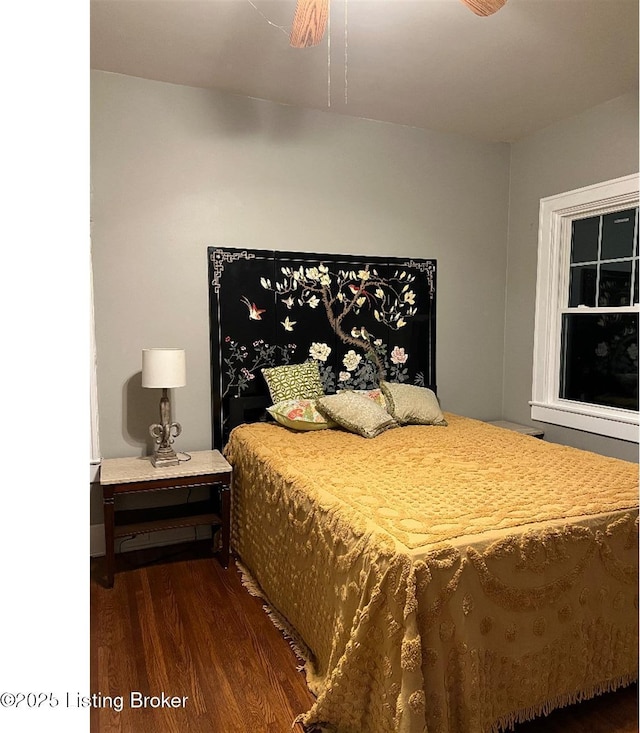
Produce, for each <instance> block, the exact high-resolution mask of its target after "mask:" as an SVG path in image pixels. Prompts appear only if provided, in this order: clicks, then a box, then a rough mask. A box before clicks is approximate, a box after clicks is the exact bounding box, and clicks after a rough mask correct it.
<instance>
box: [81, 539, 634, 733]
mask: <svg viewBox="0 0 640 733" xmlns="http://www.w3.org/2000/svg"><path fill="white" fill-rule="evenodd" d="M168 552H169V553H172V554H171V555H168ZM117 560H118V565H117V567H118V568H119V569H120V570H122V572H119V573H118V574H117V575H116V580H115V585H114V588H113V589H110V590H109V589H107V588H105V587H104V578H103V572H104V568H103V562H102V560H101V559H99V560H93V561H92V567H91V691H92V693H93V694H94V695H95V701H96V702H97V703H98V705H103V707H92V710H91V731H92V733H116V732H118V733H174V732H175V733H191V732H193V733H288V732H289V731H293V733H296V732H297V733H301V731H302V730H303V729H302V726H300V725H296V726H293V727H292V724H293V721H294V719H295V717H296V715H298V714H299V713H301V712H304V711H305V710H307V709H308V708H309V707H310V706H311V704H312V700H313V698H312V696H311V694H310V692H309V691H308V689H307V687H306V684H305V680H304V674H303V673H302V672H300V671H298V669H297V668H298V666H299V661H298V660H297V658H296V657H295V655H294V653H293V651H292V650H291V648H290V647H289V644H288V643H287V641H286V640H285V639H284V637H283V636H282V634H281V633H280V632H279V631H278V630H277V629H276V628H275V627H274V626H273V624H272V623H271V621H270V620H269V618H268V617H267V615H266V614H265V613H264V611H263V610H262V603H261V602H260V600H259V599H257V598H254V597H253V596H250V595H249V594H248V593H247V591H246V590H245V589H244V588H243V586H242V584H241V583H240V576H239V574H238V572H237V570H236V568H235V566H233V565H232V566H230V567H229V569H228V570H227V571H224V570H223V569H222V568H221V567H220V566H219V564H218V563H217V561H215V560H212V559H211V557H209V556H207V553H206V550H205V549H204V548H203V547H202V546H199V547H196V546H194V545H184V546H182V548H181V547H180V546H174V547H172V548H165V549H157V550H148V551H146V552H145V553H141V552H135V553H133V552H132V553H126V554H123V555H119V556H118V558H117ZM143 562H144V563H151V564H146V565H144V566H141V565H140V563H143ZM132 691H134V692H137V693H140V694H141V695H147V696H156V697H159V696H161V695H162V693H164V694H165V696H167V697H169V698H171V697H175V698H178V704H180V707H177V708H175V709H172V708H166V707H165V708H156V709H154V708H152V707H147V708H133V709H132V707H131V706H130V700H131V698H130V695H131V692H132ZM106 696H110V697H112V698H113V699H114V705H117V704H118V701H119V698H118V696H123V698H124V700H123V707H122V711H121V712H117V711H116V710H114V709H113V708H112V707H111V706H110V701H109V699H108V698H107V697H106ZM183 696H186V697H188V699H187V700H186V703H185V705H184V707H182V705H181V700H180V698H182V697H183ZM139 700H140V699H139V698H137V697H135V696H134V702H135V703H137V702H139ZM158 702H160V701H159V700H151V701H148V703H147V704H148V705H149V704H153V703H155V704H157V703H158ZM637 702H638V701H637V688H636V686H635V685H634V686H632V687H629V688H626V689H624V690H620V691H618V692H615V693H611V694H608V695H603V696H601V697H599V698H596V699H595V700H591V701H587V702H584V703H581V704H580V705H574V706H572V707H569V708H564V709H563V710H559V711H556V712H554V713H553V714H551V715H550V716H548V717H546V718H541V719H540V720H536V721H532V722H529V723H526V724H522V725H519V726H516V728H515V732H516V733H637V732H638V715H637Z"/></svg>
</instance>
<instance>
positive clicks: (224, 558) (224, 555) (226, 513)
mask: <svg viewBox="0 0 640 733" xmlns="http://www.w3.org/2000/svg"><path fill="white" fill-rule="evenodd" d="M220 504H221V506H220V509H221V514H222V549H221V551H220V562H221V563H222V567H224V568H227V567H229V541H230V535H231V487H230V486H228V485H223V486H221V487H220Z"/></svg>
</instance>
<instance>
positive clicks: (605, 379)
mask: <svg viewBox="0 0 640 733" xmlns="http://www.w3.org/2000/svg"><path fill="white" fill-rule="evenodd" d="M562 345H563V353H562V363H561V367H560V368H561V372H560V397H562V398H564V399H567V400H577V401H579V402H588V403H591V404H594V405H606V406H610V407H621V408H624V409H627V410H637V409H638V315H637V314H636V313H624V314H606V315H604V314H582V313H581V314H565V315H563V317H562Z"/></svg>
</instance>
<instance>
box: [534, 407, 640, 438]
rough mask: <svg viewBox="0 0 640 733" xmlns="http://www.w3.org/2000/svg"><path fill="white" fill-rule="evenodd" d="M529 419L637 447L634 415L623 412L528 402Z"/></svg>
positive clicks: (636, 417)
mask: <svg viewBox="0 0 640 733" xmlns="http://www.w3.org/2000/svg"><path fill="white" fill-rule="evenodd" d="M529 404H530V405H531V419H532V420H539V421H540V422H546V423H551V424H552V425H560V426H561V427H564V428H573V429H574V430H584V431H585V432H587V433H596V434H597V435H605V436H607V437H609V438H616V439H617V440H626V441H629V442H631V443H638V442H640V441H639V435H638V422H639V421H638V414H637V413H635V412H630V411H627V410H615V409H606V410H605V409H602V410H599V409H598V408H597V407H596V408H589V407H587V406H586V405H582V404H580V403H573V402H566V403H564V402H563V403H555V404H554V403H543V402H530V403H529Z"/></svg>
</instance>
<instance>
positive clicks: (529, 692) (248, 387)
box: [210, 248, 638, 733]
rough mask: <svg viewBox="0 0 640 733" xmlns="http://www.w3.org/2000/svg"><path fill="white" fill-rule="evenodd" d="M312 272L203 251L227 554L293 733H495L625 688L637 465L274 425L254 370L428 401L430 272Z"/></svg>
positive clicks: (384, 266)
mask: <svg viewBox="0 0 640 733" xmlns="http://www.w3.org/2000/svg"><path fill="white" fill-rule="evenodd" d="M318 258H319V255H300V254H296V255H295V256H294V255H292V253H284V254H283V253H260V252H258V251H247V250H242V251H238V250H227V249H222V248H215V249H212V250H211V251H210V283H211V289H210V308H211V310H210V315H211V318H210V321H211V344H212V394H213V400H212V415H213V433H214V436H215V441H216V443H215V446H216V447H220V448H221V449H223V450H224V453H225V456H226V457H227V459H228V460H229V461H230V463H231V464H232V466H233V498H232V503H233V509H232V546H233V549H234V551H235V552H236V554H237V556H238V558H239V562H240V564H241V566H242V568H243V572H244V573H245V580H246V582H247V584H248V585H250V586H251V587H252V589H253V591H254V592H257V593H259V594H261V595H262V596H263V598H264V599H265V601H266V603H267V607H268V609H269V612H270V614H271V616H272V618H274V620H276V623H277V624H278V625H279V626H280V627H281V628H283V629H284V630H285V631H286V633H287V634H288V635H289V637H290V638H291V639H292V642H293V644H294V646H295V647H296V649H297V650H298V651H299V653H300V654H301V656H302V657H303V658H304V660H305V671H306V676H307V682H308V685H309V687H310V689H311V691H312V692H313V693H314V695H315V697H316V699H315V703H314V705H313V706H312V707H311V709H310V710H308V711H307V712H306V713H304V714H303V715H302V716H301V717H300V721H301V722H302V723H303V724H304V725H305V726H309V729H312V728H313V727H314V726H321V727H322V728H323V729H326V730H328V731H335V732H336V733H424V732H425V731H426V732H428V733H487V732H489V731H498V730H503V729H506V728H508V727H510V726H512V725H513V724H514V723H516V722H519V721H524V720H528V719H530V718H532V717H535V716H538V715H541V714H545V713H547V712H549V711H551V710H552V709H554V708H556V707H559V706H563V705H566V704H569V703H572V702H576V701H580V700H582V699H586V698H589V697H592V696H594V695H596V694H599V693H601V692H605V691H609V690H613V689H615V688H617V687H619V686H623V685H626V684H629V683H630V682H632V681H633V680H636V679H637V666H638V665H637V649H638V634H637V616H638V583H637V579H638V469H637V465H635V464H631V463H627V462H625V461H620V460H616V459H611V458H606V457H603V456H599V455H595V454H592V453H588V452H585V451H579V450H577V449H573V448H569V447H565V446H560V445H554V444H550V443H547V442H545V441H541V440H538V439H537V438H533V437H530V436H527V435H521V434H518V433H515V432H512V431H509V430H505V429H503V428H499V427H495V426H492V425H489V424H487V423H484V422H481V421H478V420H473V419H470V418H466V417H463V416H460V415H455V414H451V413H447V412H445V413H444V414H443V415H442V420H441V421H440V420H434V421H431V422H432V423H435V424H416V425H414V424H409V425H407V424H401V425H399V426H396V425H393V426H386V427H387V429H384V430H381V431H380V432H379V434H376V437H373V438H366V437H363V436H362V435H359V434H355V433H353V432H349V431H348V430H345V429H342V428H341V427H339V426H338V427H336V426H335V424H334V425H326V426H323V429H317V430H316V429H314V430H311V429H309V430H305V431H300V430H292V429H290V428H288V427H284V426H283V425H282V424H277V423H275V422H273V421H271V422H269V421H268V416H267V415H266V414H265V411H264V408H265V406H268V405H269V403H270V401H273V400H272V399H270V398H273V393H272V394H271V395H265V380H264V379H263V378H262V375H263V374H265V370H266V371H267V372H268V370H269V368H270V366H272V365H274V364H280V365H284V366H285V367H286V366H287V365H291V364H294V362H297V363H298V366H300V362H302V361H303V359H304V357H307V358H308V357H311V358H310V359H309V358H308V360H307V361H305V362H304V363H305V364H309V363H315V366H316V369H317V372H318V375H319V376H320V377H321V378H322V382H323V383H322V386H321V389H322V392H323V393H330V392H339V391H340V389H339V388H340V387H346V392H347V393H349V394H355V393H357V392H360V393H364V392H367V395H366V397H365V396H364V395H361V394H360V395H357V397H354V399H357V400H360V401H362V400H367V399H368V398H369V397H370V396H371V395H370V394H369V393H372V392H373V391H375V387H377V386H378V385H379V384H385V381H384V380H388V381H387V382H386V384H389V383H391V384H394V385H398V384H400V385H402V384H404V385H411V388H412V389H417V390H422V391H425V392H429V393H430V394H431V395H432V396H433V398H434V399H435V392H436V389H437V388H436V382H435V262H434V261H431V260H425V261H416V260H411V261H408V260H407V261H400V260H393V259H392V258H388V259H387V261H385V262H384V263H382V262H379V261H377V260H376V259H375V258H368V259H367V260H366V261H361V260H360V261H358V260H357V259H356V258H349V257H345V256H342V255H341V256H335V257H334V258H333V259H332V258H331V257H328V258H327V257H325V256H323V258H322V259H318ZM352 276H353V277H352ZM252 288H253V289H252ZM385 288H388V290H385ZM225 293H226V295H225ZM245 293H246V294H245ZM394 293H395V295H394ZM267 294H270V295H269V297H270V298H271V299H270V300H267V299H266V297H265V296H266V295H267ZM383 296H384V297H383ZM316 297H317V300H318V302H317V303H315V305H314V304H313V303H314V302H315V301H314V300H312V299H313V298H316ZM394 298H395V301H394ZM245 301H246V302H245ZM381 303H383V304H384V309H383V308H382V306H381V305H380V304H381ZM358 304H360V305H359V306H358ZM320 305H324V306H325V318H324V320H323V319H322V318H320V317H319V316H318V308H317V307H316V306H320ZM290 306H291V307H290ZM401 308H404V310H401ZM245 309H246V313H247V314H248V315H245ZM394 309H395V310H394ZM381 313H382V317H381ZM240 314H242V316H241V315H240ZM376 314H377V315H376ZM394 319H395V320H394ZM325 321H326V322H328V324H329V326H331V328H329V329H327V328H326V326H327V323H326V322H325ZM336 321H337V325H336V323H335V322H336ZM398 323H400V324H401V327H398ZM405 325H406V328H404V327H405ZM301 327H302V328H301ZM282 329H284V331H285V333H284V334H283V333H281V331H282ZM323 329H324V330H323ZM345 337H349V339H347V340H345ZM374 351H375V353H374ZM376 355H377V361H376V360H375V357H376ZM358 356H359V357H360V358H357V357H358ZM301 357H302V358H301ZM332 360H333V362H332ZM243 370H244V371H243ZM429 388H430V389H429ZM400 389H404V387H401V388H400ZM316 395H317V393H316ZM324 399H325V398H324V397H320V398H318V399H317V402H318V404H321V402H322V400H324ZM314 404H315V403H314ZM380 409H382V407H381V408H380ZM438 409H439V407H438ZM329 416H330V415H329ZM325 417H327V416H326V415H325ZM327 419H328V417H327ZM400 422H401V423H404V422H406V421H400ZM237 423H244V424H240V425H238V426H237V427H234V426H235V425H236V424H237ZM343 427H344V426H343Z"/></svg>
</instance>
